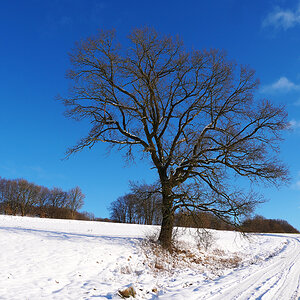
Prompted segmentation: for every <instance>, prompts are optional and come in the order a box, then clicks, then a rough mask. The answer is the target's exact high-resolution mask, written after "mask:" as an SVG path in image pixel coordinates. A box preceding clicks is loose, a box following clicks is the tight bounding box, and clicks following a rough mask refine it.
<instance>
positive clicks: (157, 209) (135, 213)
mask: <svg viewBox="0 0 300 300" xmlns="http://www.w3.org/2000/svg"><path fill="white" fill-rule="evenodd" d="M161 203H162V198H161V196H160V193H159V190H158V188H157V186H156V185H147V184H143V185H137V184H135V185H133V184H131V191H130V193H128V194H126V195H124V196H121V197H119V198H118V199H117V200H115V201H113V202H112V203H111V206H110V208H109V210H110V218H111V221H113V222H120V223H131V224H147V225H153V224H160V222H161V218H162V213H161V210H162V204H161ZM174 224H175V226H178V227H191V228H209V229H218V230H235V229H236V228H235V227H234V226H233V225H231V224H230V222H226V220H224V219H220V218H218V217H217V216H215V215H214V214H213V213H211V212H199V211H192V210H181V211H177V212H176V213H175V216H174ZM239 229H240V230H242V231H244V232H268V233H272V232H273V233H298V232H299V231H298V230H297V229H295V228H294V227H293V226H292V225H290V224H289V223H288V222H287V221H284V220H274V219H266V218H264V217H262V216H255V217H254V218H247V219H246V220H244V221H243V222H242V223H241V226H240V228H239Z"/></svg>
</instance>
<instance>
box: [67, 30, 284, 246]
mask: <svg viewBox="0 0 300 300" xmlns="http://www.w3.org/2000/svg"><path fill="white" fill-rule="evenodd" d="M128 40H129V45H128V46H125V47H123V46H122V45H121V44H120V43H119V42H118V40H117V38H116V34H115V32H114V31H107V32H100V33H99V34H98V35H96V36H94V37H91V38H88V39H86V40H83V41H80V42H78V43H77V45H76V47H75V49H73V51H72V52H71V54H70V58H71V64H72V69H71V70H69V71H68V73H67V76H68V78H69V79H70V80H71V81H72V82H73V87H72V89H71V91H70V94H69V96H68V97H65V98H63V99H62V100H63V102H64V104H65V105H66V107H67V110H66V115H67V116H68V117H71V118H75V119H77V120H82V119H88V120H89V121H90V123H91V130H90V132H89V134H88V135H87V136H86V137H83V138H82V139H81V140H80V142H79V143H78V144H77V145H75V146H74V147H73V148H71V149H69V151H68V154H69V155H70V154H72V153H74V152H77V151H79V150H82V149H83V148H85V147H93V145H94V144H95V143H98V142H104V143H108V144H110V145H116V146H118V147H119V148H120V149H124V150H125V151H126V154H127V156H128V157H131V156H132V154H133V151H132V149H133V147H135V149H139V150H140V151H141V153H142V154H143V155H144V156H145V157H147V158H148V159H150V161H151V162H152V164H153V167H154V168H155V169H156V170H157V174H158V180H159V183H160V193H161V195H162V227H161V233H160V237H159V240H160V242H161V243H162V245H163V246H164V247H166V248H169V247H170V245H171V239H172V229H173V224H174V212H175V211H176V210H178V209H182V208H184V209H189V210H201V211H210V212H212V213H213V214H215V215H216V216H218V217H220V218H222V219H223V220H225V221H226V222H231V223H233V224H237V223H238V221H239V219H238V217H239V216H240V215H243V214H247V213H248V212H249V211H251V210H252V209H253V207H254V206H255V205H256V204H257V203H258V202H260V200H261V199H260V198H259V197H258V196H257V195H256V194H254V193H251V192H244V191H242V190H241V189H238V188H236V187H235V186H234V184H232V183H231V181H230V178H231V177H232V176H233V175H237V176H240V177H243V178H248V179H249V180H251V181H258V180H261V181H263V182H268V183H272V184H279V183H280V182H283V181H285V180H286V179H287V169H286V167H285V166H284V165H283V164H282V163H281V162H280V161H279V159H278V157H277V155H276V153H277V152H278V150H279V149H278V142H279V141H280V140H281V139H280V133H281V132H282V130H284V129H285V128H286V126H287V121H286V112H285V110H284V108H283V107H281V106H275V105H273V104H272V103H271V101H269V100H266V99H262V100H259V99H256V98H255V97H254V94H255V91H256V90H257V88H258V86H259V81H258V80H257V79H256V77H255V72H254V71H253V70H252V69H250V68H249V67H247V66H239V65H237V64H236V63H235V62H233V61H231V60H229V59H228V58H227V55H226V54H225V52H224V51H220V50H214V49H213V50H187V49H186V48H185V47H184V45H183V43H182V41H181V40H179V39H178V38H173V37H171V36H163V35H161V34H159V33H158V32H156V31H155V30H153V29H149V28H142V29H136V30H133V31H132V33H131V34H130V35H129V36H128Z"/></svg>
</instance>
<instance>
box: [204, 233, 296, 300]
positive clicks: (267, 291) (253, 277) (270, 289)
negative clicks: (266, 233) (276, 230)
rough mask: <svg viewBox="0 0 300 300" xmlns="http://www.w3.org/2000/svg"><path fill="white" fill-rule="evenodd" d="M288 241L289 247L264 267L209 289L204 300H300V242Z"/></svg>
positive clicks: (222, 281) (249, 270)
mask: <svg viewBox="0 0 300 300" xmlns="http://www.w3.org/2000/svg"><path fill="white" fill-rule="evenodd" d="M286 239H287V242H288V244H287V245H286V246H285V247H284V250H283V251H280V252H279V254H278V255H276V256H274V257H272V258H271V259H269V260H266V261H265V262H264V263H263V264H262V265H259V266H257V265H256V266H253V267H250V268H246V270H240V271H237V272H238V273H241V274H240V276H241V279H239V280H236V276H237V275H238V273H236V274H235V280H229V281H228V279H229V278H224V280H222V279H221V280H220V281H219V283H218V285H217V290H216V285H214V286H210V287H209V288H210V289H211V290H210V291H208V290H207V289H206V297H205V299H222V300H224V299H230V300H233V299H239V300H241V299H262V300H268V299H270V300H271V299H272V300H274V299H287V300H288V299H292V300H298V299H300V288H299V287H300V239H299V238H296V237H286ZM257 267H258V268H259V269H257ZM245 272H248V273H246V274H245ZM208 294H210V296H208ZM203 296H204V295H203ZM203 299H204V298H203Z"/></svg>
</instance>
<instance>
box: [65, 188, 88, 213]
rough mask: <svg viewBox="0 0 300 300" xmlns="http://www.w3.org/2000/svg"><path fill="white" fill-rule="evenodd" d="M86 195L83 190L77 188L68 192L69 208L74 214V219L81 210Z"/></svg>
mask: <svg viewBox="0 0 300 300" xmlns="http://www.w3.org/2000/svg"><path fill="white" fill-rule="evenodd" d="M84 198H85V195H84V194H83V193H82V191H81V188H80V187H79V186H76V187H75V188H72V189H71V190H70V191H69V192H68V204H67V206H68V208H69V209H70V210H71V212H72V217H73V218H74V216H75V213H76V211H78V209H80V208H81V207H82V206H83V204H84Z"/></svg>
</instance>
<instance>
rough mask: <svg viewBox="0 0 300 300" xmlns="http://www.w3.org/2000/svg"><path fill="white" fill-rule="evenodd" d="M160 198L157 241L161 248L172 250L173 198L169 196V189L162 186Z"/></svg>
mask: <svg viewBox="0 0 300 300" xmlns="http://www.w3.org/2000/svg"><path fill="white" fill-rule="evenodd" d="M162 196H163V199H162V223H161V228H160V234H159V238H158V241H159V242H160V244H161V245H162V247H163V248H165V249H167V250H169V251H171V250H172V247H171V246H172V234H173V227H174V211H173V198H172V196H171V189H170V188H168V189H167V191H166V190H165V189H164V188H163V195H162Z"/></svg>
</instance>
